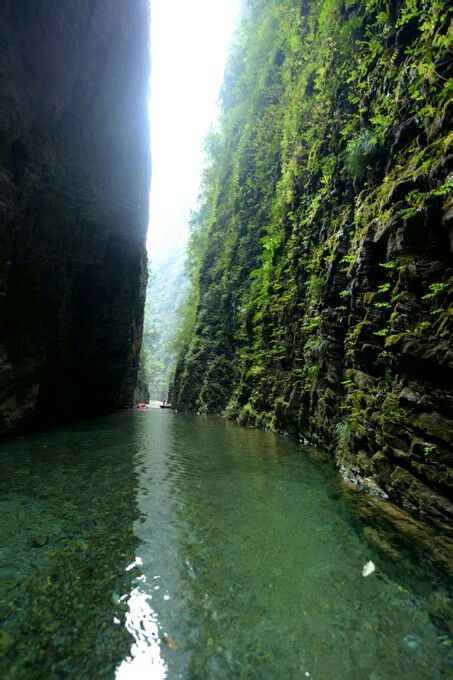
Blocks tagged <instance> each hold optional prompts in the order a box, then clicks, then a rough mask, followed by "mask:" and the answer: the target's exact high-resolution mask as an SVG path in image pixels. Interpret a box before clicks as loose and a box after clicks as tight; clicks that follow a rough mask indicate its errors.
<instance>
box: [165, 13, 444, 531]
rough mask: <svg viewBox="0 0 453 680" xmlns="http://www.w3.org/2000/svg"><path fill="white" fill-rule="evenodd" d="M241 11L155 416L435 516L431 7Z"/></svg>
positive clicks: (435, 135) (439, 190)
mask: <svg viewBox="0 0 453 680" xmlns="http://www.w3.org/2000/svg"><path fill="white" fill-rule="evenodd" d="M249 4H250V7H251V14H250V17H249V18H248V20H247V21H246V23H245V25H244V27H243V29H242V34H241V36H240V37H239V39H238V42H237V45H236V48H235V50H234V52H233V55H232V59H231V62H230V67H229V70H228V72H227V74H226V79H225V85H224V92H223V120H222V128H221V131H220V133H219V134H218V135H216V136H212V137H211V139H210V149H211V164H210V167H209V168H208V170H207V172H206V176H205V185H204V193H203V201H202V204H201V207H200V211H199V214H198V217H197V218H196V220H195V223H194V232H193V237H192V242H191V246H190V258H189V269H190V272H191V276H192V283H193V287H192V297H191V302H190V303H189V309H188V310H187V314H186V324H185V327H184V329H183V330H182V333H181V338H180V343H181V352H180V358H179V362H178V367H177V371H176V379H175V383H174V387H173V395H172V396H173V403H174V404H175V406H176V407H177V408H178V409H181V410H182V409H189V410H195V411H199V412H224V413H228V414H230V415H231V416H232V417H235V418H238V419H239V421H240V422H241V423H244V424H252V425H258V426H263V427H269V428H272V429H276V430H280V431H287V432H290V433H292V434H294V435H296V436H299V437H301V438H307V439H308V440H309V441H311V442H314V443H316V444H320V445H322V446H327V447H329V448H330V449H331V450H332V451H333V452H334V454H335V457H336V460H337V462H338V465H339V466H340V468H341V470H342V472H343V474H344V475H345V477H347V478H349V479H350V480H352V481H353V482H355V483H357V484H358V485H360V486H364V487H366V488H368V489H369V490H370V491H371V492H372V493H375V494H377V495H388V496H390V497H391V498H392V499H393V500H395V501H397V502H399V503H402V504H403V505H405V506H406V507H408V508H417V509H420V510H422V511H423V512H425V513H427V514H430V515H432V516H436V517H438V518H447V517H450V516H451V513H452V506H451V504H450V502H449V500H448V498H449V497H451V462H452V443H453V413H452V403H453V402H452V396H453V392H452V384H453V382H452V377H453V373H452V368H453V365H452V353H451V342H450V341H451V318H452V317H451V301H452V288H451V275H452V257H451V253H452V242H453V241H452V224H451V215H452V209H451V199H450V196H451V179H449V174H448V172H449V166H450V165H451V134H450V132H449V129H450V127H449V126H450V123H451V97H450V96H449V87H448V81H449V78H450V76H451V60H450V59H449V57H448V49H449V44H450V42H451V39H450V38H449V37H448V30H449V23H450V17H449V13H448V11H447V4H446V3H445V2H442V1H441V0H436V2H432V3H425V2H421V1H418V0H365V1H364V2H358V1H355V0H347V1H342V0H321V1H319V2H310V1H309V0H303V1H302V2H300V0H297V1H296V0H278V1H276V2H272V1H264V2H261V1H260V2H250V3H249ZM450 82H451V81H450Z"/></svg>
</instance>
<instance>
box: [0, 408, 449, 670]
mask: <svg viewBox="0 0 453 680" xmlns="http://www.w3.org/2000/svg"><path fill="white" fill-rule="evenodd" d="M0 470H1V473H2V476H1V479H0V506H1V510H2V513H3V516H4V517H7V518H8V519H9V520H10V521H9V522H8V523H6V522H4V523H0V538H1V539H2V546H3V548H2V554H1V555H2V557H3V558H4V562H3V566H1V567H0V588H1V595H2V601H3V603H4V604H3V605H2V612H1V614H2V625H1V628H0V659H1V660H0V674H1V676H2V677H5V678H8V677H11V678H12V677H63V676H65V675H68V674H72V675H74V676H75V677H82V678H85V677H96V678H98V677H101V678H102V677H106V678H112V677H115V676H116V678H118V679H119V680H124V679H125V678H127V679H136V678H138V679H140V678H158V679H161V678H166V677H168V678H170V679H172V678H197V679H198V678H260V679H261V678H272V679H274V678H281V677H282V678H283V677H284V678H303V677H307V678H327V677H329V678H330V677H341V678H352V679H355V678H360V680H362V678H364V677H367V678H373V679H374V680H379V679H380V678H382V679H384V678H388V677H395V678H398V677H406V676H408V677H416V678H417V679H418V678H430V679H431V678H443V677H446V676H447V675H448V673H449V670H450V666H449V649H450V645H451V630H450V629H449V624H448V622H449V611H450V602H451V600H450V592H449V586H448V573H447V571H446V569H445V565H444V564H443V563H442V561H440V560H439V559H437V558H436V556H435V554H433V553H432V552H431V551H430V544H431V539H432V537H433V534H432V532H430V531H429V530H427V531H426V533H425V534H423V532H422V534H420V532H418V533H417V534H416V533H410V534H408V536H405V534H404V532H403V533H402V532H401V531H400V529H399V526H395V524H394V523H393V521H390V520H389V518H388V516H386V515H384V514H382V513H381V512H380V511H379V508H377V507H374V506H373V505H370V504H369V503H367V502H364V500H363V499H360V497H358V496H357V495H355V494H353V493H352V494H351V493H350V492H349V491H348V490H347V489H346V488H344V487H342V485H341V484H340V482H339V479H338V476H337V474H336V472H335V471H334V470H333V468H332V467H331V465H330V464H329V463H325V462H323V461H320V460H311V459H310V458H309V457H308V456H307V455H306V453H304V452H303V451H302V450H301V448H300V447H299V446H298V445H296V444H294V443H291V442H289V441H285V440H282V439H279V438H277V437H273V436H272V435H269V434H265V433H262V432H256V431H251V430H245V429H242V428H239V427H236V426H235V425H233V424H231V423H229V422H226V421H224V420H221V419H216V418H195V417H190V416H182V415H178V416H176V415H175V414H173V413H169V412H168V411H161V410H156V411H148V412H144V413H136V412H126V413H120V414H115V415H114V416H111V417H109V418H105V419H102V420H99V421H91V422H89V423H85V424H82V425H76V426H71V427H67V428H62V429H59V430H54V431H52V432H49V433H46V434H42V435H30V436H27V437H24V438H17V439H14V440H10V441H9V442H4V443H3V444H2V445H1V446H0ZM416 535H417V536H420V535H421V536H422V540H421V542H420V541H418V539H416ZM369 561H372V562H373V563H374V564H375V566H376V571H375V572H373V573H372V574H370V575H369V576H368V577H366V578H364V577H363V576H362V572H363V567H364V565H365V564H366V563H367V562H369Z"/></svg>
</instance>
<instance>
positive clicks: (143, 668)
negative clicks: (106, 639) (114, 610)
mask: <svg viewBox="0 0 453 680" xmlns="http://www.w3.org/2000/svg"><path fill="white" fill-rule="evenodd" d="M150 599H151V598H150V596H149V595H147V593H145V592H143V590H141V589H140V587H136V588H134V589H133V590H132V592H131V593H130V595H129V598H128V600H127V604H128V607H129V611H128V612H127V613H126V630H127V631H128V632H129V633H130V634H131V635H132V637H133V638H134V640H135V642H134V644H133V645H132V647H131V655H130V656H129V657H126V659H124V661H122V663H121V664H120V666H119V668H118V669H117V671H116V678H117V679H118V680H129V679H130V678H137V679H138V678H149V679H150V680H162V678H165V677H166V665H165V662H164V660H163V658H162V656H161V652H160V637H159V627H158V624H157V615H156V613H155V612H154V611H153V609H152V608H151V606H150V603H149V602H150Z"/></svg>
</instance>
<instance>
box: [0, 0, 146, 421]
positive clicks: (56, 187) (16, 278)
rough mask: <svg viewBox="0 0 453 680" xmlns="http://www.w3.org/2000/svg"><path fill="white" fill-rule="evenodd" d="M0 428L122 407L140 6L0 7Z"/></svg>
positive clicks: (136, 213) (132, 292)
mask: <svg viewBox="0 0 453 680" xmlns="http://www.w3.org/2000/svg"><path fill="white" fill-rule="evenodd" d="M0 45H1V47H0V88H1V92H2V96H1V98H0V432H2V431H6V430H10V429H11V428H14V427H17V426H20V425H22V424H25V423H27V422H30V421H39V422H43V421H44V420H52V419H60V418H65V417H68V416H76V415H80V414H82V413H83V414H87V413H98V412H101V411H103V410H109V409H112V408H114V407H117V406H121V405H127V404H129V403H130V401H131V399H132V395H133V391H134V388H135V382H136V372H137V362H138V354H139V349H140V343H141V332H142V331H141V328H142V315H143V302H144V292H145V286H146V253H145V235H146V228H147V212H148V191H149V174H150V161H149V139H148V137H149V135H148V121H147V87H148V74H149V56H148V4H147V2H145V0H136V1H134V2H132V1H131V2H125V1H124V0H109V1H108V2H106V1H105V0H40V1H39V2H35V1H34V0H21V1H20V2H16V0H6V1H5V2H2V3H1V7H0Z"/></svg>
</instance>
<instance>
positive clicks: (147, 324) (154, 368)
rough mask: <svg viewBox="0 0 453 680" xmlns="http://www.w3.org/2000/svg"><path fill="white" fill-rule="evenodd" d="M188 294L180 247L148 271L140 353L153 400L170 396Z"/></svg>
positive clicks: (143, 376)
mask: <svg viewBox="0 0 453 680" xmlns="http://www.w3.org/2000/svg"><path fill="white" fill-rule="evenodd" d="M186 295H187V281H186V277H185V272H184V252H183V251H182V250H181V249H179V250H175V251H174V252H172V254H171V255H169V256H168V257H167V258H165V259H164V260H162V261H159V262H158V263H157V264H156V265H155V270H154V272H153V271H150V272H149V276H148V287H147V293H146V304H145V321H144V327H143V344H142V353H141V365H142V366H141V371H140V378H141V382H142V383H143V384H144V385H146V386H147V389H148V392H149V398H150V399H167V397H168V386H169V383H170V381H171V379H172V371H173V370H174V363H175V348H174V336H175V333H176V329H177V327H178V309H180V308H181V305H182V301H183V300H184V299H185V298H186Z"/></svg>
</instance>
